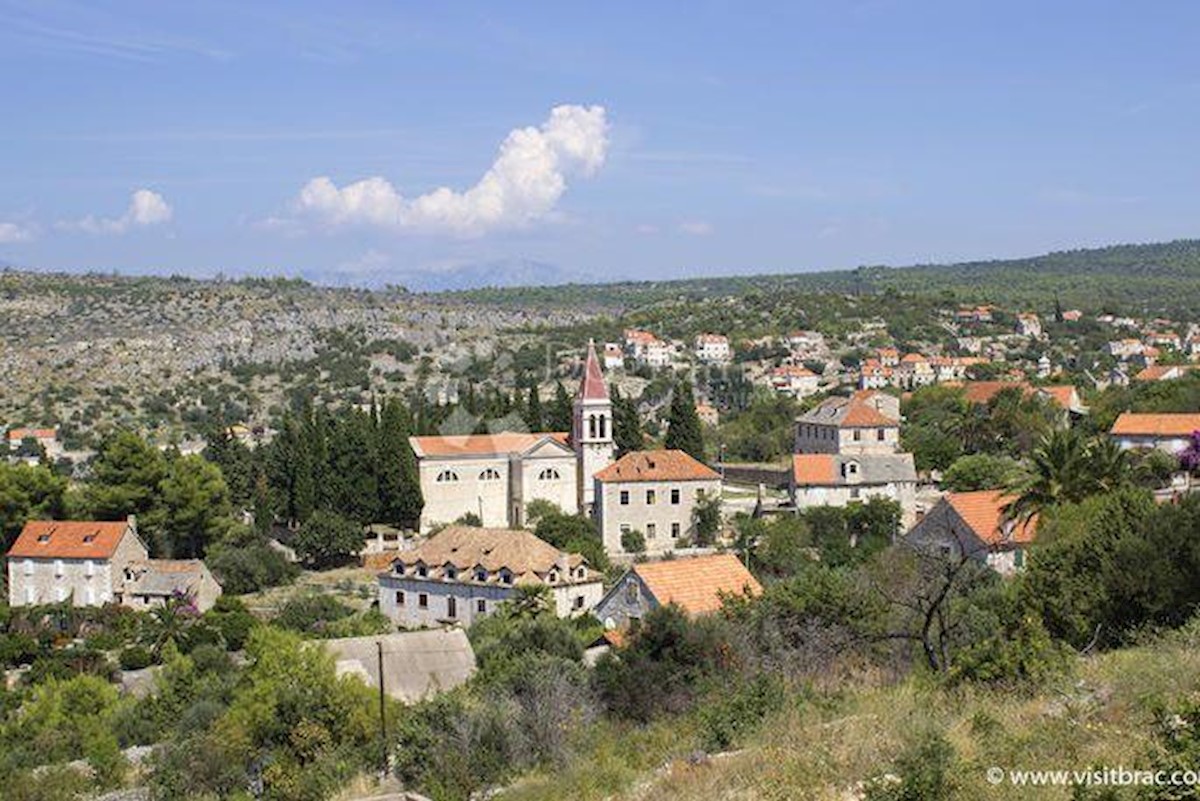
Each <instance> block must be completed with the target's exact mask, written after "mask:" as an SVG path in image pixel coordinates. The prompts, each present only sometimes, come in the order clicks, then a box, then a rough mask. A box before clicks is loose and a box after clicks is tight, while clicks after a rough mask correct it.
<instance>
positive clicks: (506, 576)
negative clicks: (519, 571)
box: [500, 570, 513, 584]
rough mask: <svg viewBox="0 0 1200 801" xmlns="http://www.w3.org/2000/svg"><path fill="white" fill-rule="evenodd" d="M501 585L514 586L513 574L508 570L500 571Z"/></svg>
mask: <svg viewBox="0 0 1200 801" xmlns="http://www.w3.org/2000/svg"><path fill="white" fill-rule="evenodd" d="M500 583H501V584H512V583H513V575H512V573H511V572H509V571H508V570H501V571H500Z"/></svg>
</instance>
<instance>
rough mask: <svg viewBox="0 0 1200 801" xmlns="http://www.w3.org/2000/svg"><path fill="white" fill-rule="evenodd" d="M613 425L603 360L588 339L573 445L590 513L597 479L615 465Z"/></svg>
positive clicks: (584, 501)
mask: <svg viewBox="0 0 1200 801" xmlns="http://www.w3.org/2000/svg"><path fill="white" fill-rule="evenodd" d="M612 422H613V415H612V401H611V400H610V399H609V397H608V385H607V384H606V383H604V373H603V372H602V371H601V369H600V360H599V359H597V358H596V344H595V342H593V341H592V340H588V349H587V359H586V360H585V362H584V365H583V380H582V381H580V382H579V392H577V393H576V394H575V403H574V406H573V416H572V424H571V444H572V446H573V447H574V448H575V454H576V457H577V458H578V461H579V508H580V511H582V512H584V513H590V511H591V509H592V504H593V502H594V501H595V481H594V480H593V476H595V475H596V473H597V472H598V471H600V470H603V469H604V468H605V467H608V466H609V465H610V464H612V462H613V455H614V454H615V452H616V443H615V442H614V440H613V432H612Z"/></svg>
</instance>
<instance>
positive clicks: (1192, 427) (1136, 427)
mask: <svg viewBox="0 0 1200 801" xmlns="http://www.w3.org/2000/svg"><path fill="white" fill-rule="evenodd" d="M1193 431H1200V413H1197V412H1191V413H1182V414H1142V413H1138V412H1124V413H1122V414H1121V415H1120V416H1119V417H1117V421H1116V422H1115V423H1113V427H1112V432H1111V433H1113V434H1115V435H1117V436H1134V437H1190V436H1191V435H1192V432H1193Z"/></svg>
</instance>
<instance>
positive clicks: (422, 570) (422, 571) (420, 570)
mask: <svg viewBox="0 0 1200 801" xmlns="http://www.w3.org/2000/svg"><path fill="white" fill-rule="evenodd" d="M417 575H418V576H420V577H421V578H426V577H428V576H429V568H427V567H425V565H417Z"/></svg>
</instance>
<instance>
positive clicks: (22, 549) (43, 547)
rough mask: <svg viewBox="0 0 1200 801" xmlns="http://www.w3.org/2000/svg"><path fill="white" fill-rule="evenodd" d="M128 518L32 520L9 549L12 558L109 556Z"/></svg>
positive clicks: (92, 557)
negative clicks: (112, 519) (106, 520)
mask: <svg viewBox="0 0 1200 801" xmlns="http://www.w3.org/2000/svg"><path fill="white" fill-rule="evenodd" d="M128 530H129V523H128V521H125V520H121V521H119V522H98V521H95V520H30V521H29V522H28V523H26V524H25V527H24V528H23V529H21V534H20V536H18V537H17V541H16V542H14V543H13V546H12V548H10V549H9V551H8V558H10V559H108V558H109V557H111V556H112V555H113V552H114V551H116V549H117V545H118V544H119V543H120V542H121V538H122V537H123V536H124V535H125V532H126V531H128Z"/></svg>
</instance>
